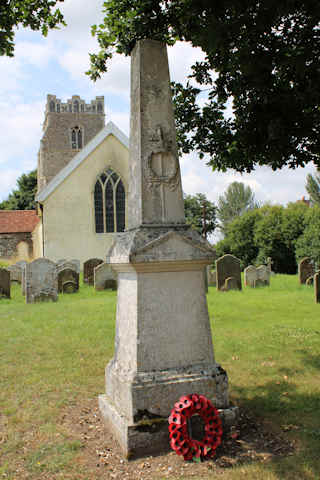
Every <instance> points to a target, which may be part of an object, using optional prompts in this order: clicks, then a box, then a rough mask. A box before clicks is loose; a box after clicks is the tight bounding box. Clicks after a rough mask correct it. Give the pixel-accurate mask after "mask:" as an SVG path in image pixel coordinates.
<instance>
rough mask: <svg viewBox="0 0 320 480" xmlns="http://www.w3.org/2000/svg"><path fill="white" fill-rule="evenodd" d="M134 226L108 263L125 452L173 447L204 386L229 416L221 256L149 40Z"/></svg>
mask: <svg viewBox="0 0 320 480" xmlns="http://www.w3.org/2000/svg"><path fill="white" fill-rule="evenodd" d="M130 130H131V136H130V183H129V201H128V205H129V213H128V223H129V225H128V230H127V231H125V232H124V233H121V234H119V235H118V236H117V237H116V241H115V243H114V245H113V246H112V247H111V249H110V250H109V252H108V254H107V262H110V263H111V264H112V268H113V269H114V270H115V271H116V272H117V274H118V303H117V320H116V339H115V345H116V347H115V354H114V358H113V359H112V360H111V362H110V363H109V364H108V365H107V367H106V393H105V395H101V396H100V397H99V406H100V410H101V412H102V416H103V419H104V421H105V423H106V424H107V425H108V427H109V428H110V429H111V431H112V432H113V434H114V436H115V437H116V438H117V439H118V441H119V443H120V446H121V447H122V449H123V451H124V453H125V455H126V456H129V455H130V456H131V457H134V456H139V455H147V454H151V453H155V452H159V451H161V450H164V449H167V448H168V426H167V425H168V420H167V419H168V416H169V414H170V411H171V410H172V408H173V407H174V404H175V403H176V402H177V400H178V399H179V397H180V396H181V395H183V394H186V393H191V392H197V393H201V394H203V395H205V396H207V397H208V398H210V399H211V400H212V401H213V403H214V404H215V406H216V407H217V408H221V409H222V412H221V415H222V417H224V418H227V417H228V415H227V414H226V413H224V412H226V410H227V411H228V414H229V415H230V416H229V417H228V418H234V416H235V411H236V410H235V409H231V408H229V399H228V380H227V375H226V372H225V371H224V370H223V369H222V368H221V367H220V366H219V365H218V364H217V363H216V362H215V359H214V354H213V347H212V336H211V330H210V322H209V317H208V309H207V301H206V295H205V282H204V274H203V271H204V267H205V266H206V265H209V264H210V263H212V261H213V259H214V252H213V251H212V249H211V248H209V247H208V244H207V242H206V241H205V240H204V239H203V238H201V237H200V236H199V234H198V233H197V232H196V231H194V230H192V229H191V228H189V227H188V226H187V225H186V224H185V217H184V207H183V195H182V187H181V177H180V168H179V160H178V155H177V147H176V132H175V124H174V116H173V108H172V101H171V92H170V81H169V69H168V60H167V53H166V48H165V46H164V44H162V43H160V42H157V41H154V40H141V41H139V42H138V43H137V45H136V46H135V48H134V50H133V52H132V55H131V129H130Z"/></svg>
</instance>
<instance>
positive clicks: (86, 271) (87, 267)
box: [83, 258, 103, 285]
mask: <svg viewBox="0 0 320 480" xmlns="http://www.w3.org/2000/svg"><path fill="white" fill-rule="evenodd" d="M101 263H103V260H101V259H100V258H90V259H89V260H87V261H86V262H84V264H83V281H84V283H88V285H93V284H94V269H95V268H96V267H97V266H98V265H100V264H101Z"/></svg>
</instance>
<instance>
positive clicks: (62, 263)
mask: <svg viewBox="0 0 320 480" xmlns="http://www.w3.org/2000/svg"><path fill="white" fill-rule="evenodd" d="M56 264H57V273H59V272H60V271H61V270H64V269H65V268H70V269H71V270H75V271H76V272H77V273H80V260H76V259H72V260H66V259H63V260H58V262H56Z"/></svg>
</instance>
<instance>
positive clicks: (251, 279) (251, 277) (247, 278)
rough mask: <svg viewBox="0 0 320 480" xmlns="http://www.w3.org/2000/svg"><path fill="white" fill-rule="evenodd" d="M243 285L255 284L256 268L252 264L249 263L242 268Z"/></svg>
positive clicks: (251, 285) (256, 278)
mask: <svg viewBox="0 0 320 480" xmlns="http://www.w3.org/2000/svg"><path fill="white" fill-rule="evenodd" d="M243 273H244V285H245V286H246V287H252V288H254V287H255V286H256V281H257V280H258V273H257V269H256V267H255V266H254V265H249V266H248V267H247V268H245V269H244V271H243Z"/></svg>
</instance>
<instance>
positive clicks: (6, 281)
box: [0, 268, 10, 299]
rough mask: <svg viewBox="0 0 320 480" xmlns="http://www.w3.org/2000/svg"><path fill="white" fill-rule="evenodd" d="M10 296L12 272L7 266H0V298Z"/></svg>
mask: <svg viewBox="0 0 320 480" xmlns="http://www.w3.org/2000/svg"><path fill="white" fill-rule="evenodd" d="M1 298H10V272H9V270H7V269H6V268H0V299H1Z"/></svg>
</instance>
